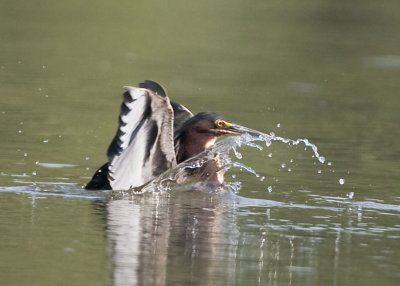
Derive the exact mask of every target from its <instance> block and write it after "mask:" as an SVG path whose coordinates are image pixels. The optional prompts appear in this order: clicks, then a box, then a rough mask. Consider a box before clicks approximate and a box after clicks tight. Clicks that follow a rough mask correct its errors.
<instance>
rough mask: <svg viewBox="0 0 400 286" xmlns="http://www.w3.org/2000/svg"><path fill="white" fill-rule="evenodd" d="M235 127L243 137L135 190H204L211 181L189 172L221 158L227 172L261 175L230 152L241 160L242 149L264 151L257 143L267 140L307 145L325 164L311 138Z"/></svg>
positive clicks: (223, 143)
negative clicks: (235, 170) (182, 188)
mask: <svg viewBox="0 0 400 286" xmlns="http://www.w3.org/2000/svg"><path fill="white" fill-rule="evenodd" d="M235 128H236V129H238V130H240V131H242V132H243V134H242V135H240V136H234V137H227V138H225V139H224V140H221V141H218V142H217V143H216V144H214V145H213V146H212V147H211V148H209V149H207V150H206V151H204V152H202V153H200V154H198V155H197V156H195V157H193V158H190V159H189V160H187V161H185V162H182V163H181V164H179V165H177V166H176V167H175V168H173V169H171V170H168V171H167V172H165V173H163V174H162V175H160V176H159V177H157V178H156V179H154V180H153V181H151V182H150V183H148V184H146V185H145V186H144V187H142V188H140V189H139V190H135V192H139V193H143V192H154V191H156V192H165V191H169V190H171V189H173V188H174V189H176V188H179V186H180V185H181V184H182V183H184V184H185V185H187V184H190V185H191V188H195V186H196V185H198V187H199V188H202V189H204V187H205V186H207V182H204V181H202V182H199V181H196V179H195V178H194V179H192V180H189V181H188V179H187V178H188V174H191V173H193V171H194V170H196V169H199V168H201V167H202V166H204V164H206V163H207V162H210V161H211V160H218V162H219V165H220V166H221V169H223V170H224V171H227V170H229V169H230V168H238V169H241V170H243V171H245V172H247V173H250V174H253V175H255V176H256V177H260V175H258V174H257V172H256V171H255V170H254V169H252V168H251V167H249V166H246V165H245V164H243V163H240V162H236V161H234V160H233V159H232V158H231V157H230V156H229V153H230V152H232V153H233V154H234V156H235V157H236V158H237V159H241V158H242V157H243V156H242V154H241V153H240V152H239V150H238V149H239V148H241V147H243V146H248V147H251V148H255V149H258V150H260V151H261V150H263V147H262V146H261V145H259V144H257V143H259V142H264V143H265V145H266V146H267V147H269V146H270V145H271V144H272V142H274V141H277V142H282V143H284V144H288V145H289V146H295V145H299V144H304V145H305V147H306V148H309V149H311V151H312V152H313V155H314V157H315V158H316V159H317V160H318V161H319V162H320V163H322V164H323V163H324V162H325V157H323V156H321V155H320V154H319V153H318V148H317V146H315V145H314V144H312V143H311V142H310V141H309V140H308V139H296V140H293V139H288V138H283V137H280V136H277V135H275V134H274V133H270V134H266V133H262V132H259V131H256V130H253V129H250V128H247V127H244V126H240V125H235ZM256 142H257V143H256ZM227 186H228V188H231V189H232V190H233V191H237V188H240V184H232V183H230V184H228V185H227Z"/></svg>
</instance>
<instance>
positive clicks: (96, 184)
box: [86, 81, 240, 190]
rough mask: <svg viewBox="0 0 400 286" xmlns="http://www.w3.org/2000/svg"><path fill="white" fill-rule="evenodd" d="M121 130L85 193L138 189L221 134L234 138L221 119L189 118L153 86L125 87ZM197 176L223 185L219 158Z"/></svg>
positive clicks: (211, 115) (205, 115)
mask: <svg viewBox="0 0 400 286" xmlns="http://www.w3.org/2000/svg"><path fill="white" fill-rule="evenodd" d="M126 89H127V91H126V92H125V93H124V95H123V99H124V100H123V103H122V105H121V112H120V116H119V127H118V130H117V133H116V135H115V137H114V139H113V140H112V142H111V144H110V146H109V148H108V151H107V156H108V162H107V163H106V164H104V165H103V166H101V167H100V168H99V169H98V170H97V171H96V173H95V174H94V176H93V178H92V180H91V181H90V182H89V183H88V184H87V185H86V189H94V190H99V189H113V190H127V189H130V188H134V187H139V186H141V185H143V184H145V183H147V182H149V181H151V180H152V179H154V178H155V177H157V176H158V175H160V174H161V173H163V172H165V171H166V170H168V169H170V168H173V167H175V166H176V165H177V164H179V163H181V162H183V161H185V160H187V159H189V158H192V157H193V156H196V155H197V154H199V153H201V152H203V151H204V150H206V149H207V148H209V147H210V146H212V145H213V144H214V143H215V141H216V139H217V137H218V136H221V135H238V134H239V133H240V132H238V130H236V129H235V128H234V125H232V124H231V123H228V122H226V121H224V120H222V119H221V117H220V116H218V115H216V114H214V113H209V112H202V113H198V114H196V115H194V116H193V114H192V113H191V112H190V111H189V110H188V109H187V108H186V107H184V106H183V105H180V104H178V103H175V102H170V100H169V98H168V96H167V94H166V92H165V90H164V89H163V88H162V87H161V86H160V85H159V84H157V83H156V82H153V81H145V82H143V83H141V84H139V87H138V88H136V87H126ZM198 173H199V174H200V176H199V178H200V179H204V180H211V181H213V182H214V183H215V184H217V185H218V184H222V182H223V176H221V174H222V170H221V167H220V166H219V163H218V160H211V161H210V162H208V163H206V164H205V165H204V166H202V167H201V168H200V169H199V170H198Z"/></svg>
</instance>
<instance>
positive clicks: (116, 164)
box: [108, 87, 176, 190]
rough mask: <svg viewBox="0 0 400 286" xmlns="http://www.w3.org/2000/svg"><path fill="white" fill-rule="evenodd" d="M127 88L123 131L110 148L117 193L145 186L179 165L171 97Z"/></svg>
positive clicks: (110, 172)
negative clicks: (175, 145)
mask: <svg viewBox="0 0 400 286" xmlns="http://www.w3.org/2000/svg"><path fill="white" fill-rule="evenodd" d="M125 88H126V90H127V91H126V92H125V94H124V102H123V103H122V106H121V113H120V125H119V129H118V131H117V134H116V136H115V138H114V140H113V141H112V143H111V145H110V147H109V149H108V157H109V166H108V171H109V174H108V175H109V176H108V177H109V181H110V185H111V188H112V189H113V190H127V189H130V188H133V187H138V186H141V185H143V184H145V183H147V182H148V181H150V180H152V179H153V178H155V176H157V175H159V174H161V173H162V172H164V171H166V170H167V169H169V168H171V167H173V166H175V165H176V156H175V151H174V142H173V140H174V139H173V109H172V106H171V104H170V102H169V99H168V97H166V96H165V97H164V96H160V95H158V94H157V93H154V92H152V91H151V90H148V89H145V88H136V87H125Z"/></svg>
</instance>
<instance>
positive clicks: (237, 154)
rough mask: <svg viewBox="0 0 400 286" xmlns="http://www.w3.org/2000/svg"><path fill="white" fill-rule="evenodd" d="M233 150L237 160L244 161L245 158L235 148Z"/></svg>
mask: <svg viewBox="0 0 400 286" xmlns="http://www.w3.org/2000/svg"><path fill="white" fill-rule="evenodd" d="M232 150H233V153H235V156H236V158H238V159H242V157H243V156H242V154H241V153H240V152H238V151H237V150H236V148H234V147H233V148H232Z"/></svg>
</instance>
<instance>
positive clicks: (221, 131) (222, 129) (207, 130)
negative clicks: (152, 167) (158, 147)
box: [175, 112, 243, 162]
mask: <svg viewBox="0 0 400 286" xmlns="http://www.w3.org/2000/svg"><path fill="white" fill-rule="evenodd" d="M242 133H243V131H241V130H240V129H238V128H237V125H235V124H233V123H230V122H228V121H226V120H224V119H222V117H221V116H220V115H217V114H215V113H211V112H201V113H198V114H196V115H195V116H193V117H191V118H190V119H188V120H187V121H186V122H185V123H183V125H182V126H181V128H180V129H179V130H178V131H177V132H176V134H175V146H176V149H177V150H176V151H177V154H178V156H177V157H178V162H179V161H183V160H186V159H188V158H190V157H192V156H195V155H197V154H198V153H200V152H202V151H204V150H205V149H206V148H208V147H210V146H212V145H213V144H214V143H215V141H216V139H217V138H218V137H220V136H233V135H240V134H242Z"/></svg>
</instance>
